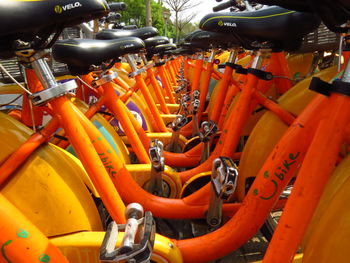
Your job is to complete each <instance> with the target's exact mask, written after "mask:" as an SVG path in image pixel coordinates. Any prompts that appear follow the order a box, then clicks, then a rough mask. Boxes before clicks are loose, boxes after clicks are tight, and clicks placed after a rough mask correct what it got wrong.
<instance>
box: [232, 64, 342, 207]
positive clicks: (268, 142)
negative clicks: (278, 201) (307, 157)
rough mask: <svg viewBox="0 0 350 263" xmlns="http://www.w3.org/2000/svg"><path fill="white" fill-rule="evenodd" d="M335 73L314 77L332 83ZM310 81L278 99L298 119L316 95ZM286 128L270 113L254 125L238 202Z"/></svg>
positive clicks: (243, 162) (242, 163)
mask: <svg viewBox="0 0 350 263" xmlns="http://www.w3.org/2000/svg"><path fill="white" fill-rule="evenodd" d="M336 74H337V71H336V68H335V67H332V68H329V69H326V70H323V71H321V72H319V73H318V74H316V75H315V76H317V77H320V78H321V79H323V80H325V81H330V80H331V79H332V78H333V77H334V76H335V75H336ZM310 81H311V77H310V78H307V79H305V80H303V81H301V82H299V83H298V84H297V85H295V86H294V87H293V88H292V89H290V90H289V91H288V92H286V93H285V94H284V95H283V96H281V98H280V99H279V100H278V102H279V105H280V106H281V107H282V108H284V109H286V110H288V111H289V112H291V113H292V114H293V115H295V116H298V115H299V114H300V112H301V111H302V110H303V109H304V107H305V106H306V105H307V104H308V103H309V102H310V100H311V99H312V98H313V97H314V96H315V94H316V93H315V92H313V91H310V90H309V89H308V87H309V84H310ZM287 128H288V126H287V125H286V124H285V123H283V122H282V121H281V120H280V119H279V118H278V117H276V115H275V114H273V113H271V112H266V113H265V114H264V115H263V116H262V117H261V119H260V120H259V121H258V123H257V124H256V125H255V127H254V129H253V131H252V132H251V134H250V136H249V139H248V141H247V143H246V145H245V147H244V150H243V153H242V157H241V160H240V164H239V167H238V169H239V177H238V182H237V190H236V192H235V197H236V198H237V199H238V200H240V201H241V200H243V198H244V196H245V183H246V179H247V178H249V177H255V176H256V174H257V173H258V171H259V169H260V167H261V166H262V165H263V163H264V161H265V160H266V158H267V156H268V155H269V153H270V152H271V151H272V149H273V147H274V146H275V144H276V143H277V142H278V141H279V139H280V138H281V137H282V135H283V133H284V132H285V131H286V130H287Z"/></svg>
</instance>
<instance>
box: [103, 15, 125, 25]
mask: <svg viewBox="0 0 350 263" xmlns="http://www.w3.org/2000/svg"><path fill="white" fill-rule="evenodd" d="M121 18H122V15H121V14H119V13H114V14H113V15H109V16H108V17H107V18H106V22H107V23H113V22H115V21H117V20H120V19H121Z"/></svg>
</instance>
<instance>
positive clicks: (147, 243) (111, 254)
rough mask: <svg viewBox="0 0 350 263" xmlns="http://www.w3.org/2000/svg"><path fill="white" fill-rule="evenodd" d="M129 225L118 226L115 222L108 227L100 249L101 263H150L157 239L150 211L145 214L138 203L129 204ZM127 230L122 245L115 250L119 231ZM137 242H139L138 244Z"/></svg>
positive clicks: (127, 214)
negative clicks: (155, 239)
mask: <svg viewBox="0 0 350 263" xmlns="http://www.w3.org/2000/svg"><path fill="white" fill-rule="evenodd" d="M125 212H126V217H127V223H126V224H125V225H117V224H116V223H115V222H114V221H113V222H111V223H110V224H109V225H108V228H107V231H106V234H105V236H104V239H103V242H102V245H101V248H100V262H102V263H115V262H130V263H131V262H132V263H136V262H140V263H143V262H149V260H150V258H151V255H152V251H153V246H154V238H155V222H154V219H153V216H152V213H151V212H150V211H146V212H145V213H143V208H142V206H141V205H139V204H137V203H132V204H129V205H128V206H127V208H126V210H125ZM119 230H125V233H124V238H123V241H122V244H121V246H120V247H119V248H117V249H115V245H116V242H117V239H118V231H119ZM136 240H137V242H136Z"/></svg>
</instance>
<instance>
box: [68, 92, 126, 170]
mask: <svg viewBox="0 0 350 263" xmlns="http://www.w3.org/2000/svg"><path fill="white" fill-rule="evenodd" d="M72 100H73V101H74V104H75V105H76V106H77V107H78V108H79V109H80V110H81V111H83V112H85V111H87V110H88V105H86V104H85V103H84V102H83V101H81V100H79V99H76V98H72ZM91 121H92V122H93V123H96V122H97V123H98V124H99V125H101V126H103V128H104V129H105V130H106V132H107V133H108V135H109V136H110V137H109V138H108V139H107V138H106V139H107V140H108V141H109V140H110V139H112V140H113V143H114V144H115V147H116V148H117V151H116V152H117V154H118V156H119V157H120V158H121V159H122V160H123V161H124V163H130V157H129V151H128V149H127V148H126V146H125V144H124V142H123V140H122V139H121V138H120V136H119V135H118V134H117V132H116V131H115V130H114V128H113V127H112V125H110V124H109V122H108V121H107V120H106V119H105V118H103V117H102V115H101V114H95V115H94V116H93V117H92V118H91ZM100 131H101V130H100ZM103 135H104V136H105V134H103ZM113 148H114V147H113Z"/></svg>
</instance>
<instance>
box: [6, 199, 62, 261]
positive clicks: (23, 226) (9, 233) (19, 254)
mask: <svg viewBox="0 0 350 263" xmlns="http://www.w3.org/2000/svg"><path fill="white" fill-rule="evenodd" d="M0 204H1V205H0V215H1V224H0V230H1V235H0V244H1V255H0V261H1V262H38V260H39V261H41V262H49V261H50V262H55V263H56V262H57V263H68V260H67V259H66V258H65V257H64V256H63V255H62V253H61V251H60V250H59V249H58V248H57V247H56V246H54V245H53V244H52V242H50V241H49V240H48V238H47V237H46V236H44V234H43V233H42V232H41V231H40V230H39V229H38V228H36V227H35V226H34V225H33V224H32V223H31V222H30V221H29V220H28V219H27V218H25V217H24V216H23V214H22V213H21V212H20V211H19V210H18V209H17V208H16V207H15V206H14V205H12V204H11V203H10V202H9V201H8V200H7V199H6V198H5V197H4V196H3V195H2V194H0Z"/></svg>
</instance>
